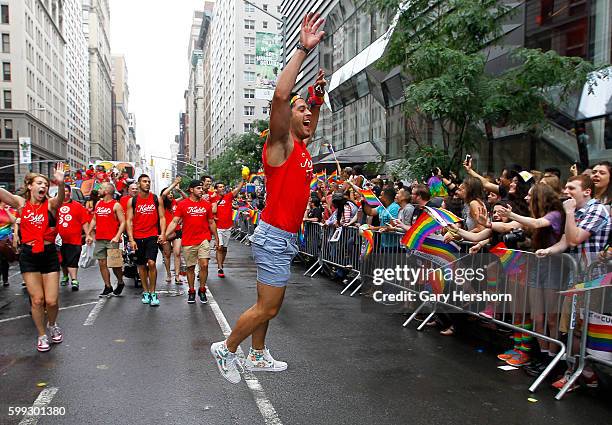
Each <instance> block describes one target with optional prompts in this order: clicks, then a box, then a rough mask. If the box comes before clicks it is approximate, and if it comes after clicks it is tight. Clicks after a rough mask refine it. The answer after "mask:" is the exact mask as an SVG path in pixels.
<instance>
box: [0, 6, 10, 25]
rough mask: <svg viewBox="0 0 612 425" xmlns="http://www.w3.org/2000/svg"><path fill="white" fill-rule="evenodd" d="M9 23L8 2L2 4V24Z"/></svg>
mask: <svg viewBox="0 0 612 425" xmlns="http://www.w3.org/2000/svg"><path fill="white" fill-rule="evenodd" d="M8 23H9V7H8V4H3V5H2V6H0V24H8Z"/></svg>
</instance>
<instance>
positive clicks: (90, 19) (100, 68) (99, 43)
mask: <svg viewBox="0 0 612 425" xmlns="http://www.w3.org/2000/svg"><path fill="white" fill-rule="evenodd" d="M82 1H83V32H84V33H85V37H86V39H87V42H88V46H89V116H90V120H89V127H90V143H91V151H90V161H92V162H93V161H96V160H109V159H114V158H113V143H112V140H113V131H112V91H113V88H112V80H111V53H110V39H109V35H110V8H109V4H108V0H82Z"/></svg>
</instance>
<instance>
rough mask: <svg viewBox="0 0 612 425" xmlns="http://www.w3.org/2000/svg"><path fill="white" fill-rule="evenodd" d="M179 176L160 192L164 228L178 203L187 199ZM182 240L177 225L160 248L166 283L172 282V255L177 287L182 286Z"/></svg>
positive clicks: (172, 216)
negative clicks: (164, 214)
mask: <svg viewBox="0 0 612 425" xmlns="http://www.w3.org/2000/svg"><path fill="white" fill-rule="evenodd" d="M181 180H182V179H181V176H177V177H176V178H175V179H174V182H172V184H171V185H170V187H167V188H165V189H164V190H162V192H161V198H162V201H163V203H164V211H165V213H166V226H169V225H170V222H171V221H172V219H173V218H174V213H175V212H176V208H177V206H178V203H179V202H180V201H181V200H183V199H185V198H187V194H186V193H185V192H183V191H182V190H181V189H180V187H179V184H180V183H181ZM175 189H176V190H178V191H179V192H180V193H181V195H182V198H179V199H178V200H177V199H176V198H175V197H174V190H175ZM182 239H183V230H182V229H181V226H180V224H177V226H176V228H175V229H174V232H172V233H171V234H170V235H169V236H168V239H167V243H165V244H164V245H163V246H162V250H163V254H164V266H165V267H166V282H170V281H171V280H172V276H171V274H170V260H171V257H172V256H173V254H174V283H175V284H177V285H182V284H183V283H182V282H181V279H180V276H179V274H180V270H181V244H182V243H181V242H182Z"/></svg>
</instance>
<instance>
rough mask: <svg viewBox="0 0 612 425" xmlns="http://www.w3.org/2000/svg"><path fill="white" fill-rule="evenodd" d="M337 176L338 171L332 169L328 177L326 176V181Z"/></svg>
mask: <svg viewBox="0 0 612 425" xmlns="http://www.w3.org/2000/svg"><path fill="white" fill-rule="evenodd" d="M337 178H338V171H337V170H334V171H333V172H332V173H331V174H330V175H329V177H328V178H327V180H328V181H334V180H336V179H337Z"/></svg>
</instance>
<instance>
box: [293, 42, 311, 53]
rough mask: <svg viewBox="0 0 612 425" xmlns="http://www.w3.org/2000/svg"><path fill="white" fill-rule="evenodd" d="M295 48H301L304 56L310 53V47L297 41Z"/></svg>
mask: <svg viewBox="0 0 612 425" xmlns="http://www.w3.org/2000/svg"><path fill="white" fill-rule="evenodd" d="M296 49H298V50H301V51H302V52H304V53H306V56H308V55H309V54H310V49H308V48H306V47H305V46H304V45H303V44H302V43H299V42H298V44H297V46H296Z"/></svg>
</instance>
